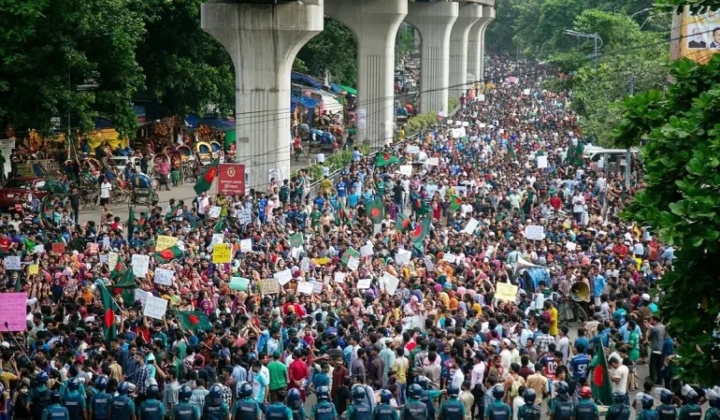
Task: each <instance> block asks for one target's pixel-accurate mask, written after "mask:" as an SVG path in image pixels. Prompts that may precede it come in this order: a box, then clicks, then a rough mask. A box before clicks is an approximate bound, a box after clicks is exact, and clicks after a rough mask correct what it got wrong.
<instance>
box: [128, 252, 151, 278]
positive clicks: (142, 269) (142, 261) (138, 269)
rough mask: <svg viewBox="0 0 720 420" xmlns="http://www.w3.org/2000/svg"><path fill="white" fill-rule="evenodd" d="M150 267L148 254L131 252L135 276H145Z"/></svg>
mask: <svg viewBox="0 0 720 420" xmlns="http://www.w3.org/2000/svg"><path fill="white" fill-rule="evenodd" d="M149 268H150V256H149V255H141V254H133V256H132V270H133V274H135V277H145V276H146V275H147V272H148V269H149Z"/></svg>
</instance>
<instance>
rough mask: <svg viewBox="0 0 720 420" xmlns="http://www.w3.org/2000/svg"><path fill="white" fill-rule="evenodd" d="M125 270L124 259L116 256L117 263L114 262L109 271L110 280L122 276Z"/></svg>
mask: <svg viewBox="0 0 720 420" xmlns="http://www.w3.org/2000/svg"><path fill="white" fill-rule="evenodd" d="M125 272H127V267H125V261H123V259H122V257H121V256H118V259H117V263H115V267H113V268H112V271H111V272H110V280H115V279H117V278H120V277H122V275H123V274H125Z"/></svg>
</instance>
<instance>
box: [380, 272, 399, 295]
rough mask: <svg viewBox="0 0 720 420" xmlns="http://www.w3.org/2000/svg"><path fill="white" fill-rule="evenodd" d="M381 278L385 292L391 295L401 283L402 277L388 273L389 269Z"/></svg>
mask: <svg viewBox="0 0 720 420" xmlns="http://www.w3.org/2000/svg"><path fill="white" fill-rule="evenodd" d="M380 280H381V284H382V285H383V286H385V293H387V294H389V295H390V296H392V295H394V294H395V292H396V291H397V288H398V286H399V285H400V279H398V278H397V277H395V276H393V275H392V274H390V273H388V272H387V271H386V272H384V273H383V276H382V277H381V278H380Z"/></svg>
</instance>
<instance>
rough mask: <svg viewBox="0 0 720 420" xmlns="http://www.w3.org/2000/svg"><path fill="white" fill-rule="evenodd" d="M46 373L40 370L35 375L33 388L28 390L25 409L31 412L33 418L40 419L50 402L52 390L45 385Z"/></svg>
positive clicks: (34, 419)
mask: <svg viewBox="0 0 720 420" xmlns="http://www.w3.org/2000/svg"><path fill="white" fill-rule="evenodd" d="M48 379H50V378H49V377H48V374H47V373H45V372H40V373H38V374H37V376H36V377H35V388H33V389H31V390H30V398H28V404H27V409H28V411H30V414H32V418H33V420H41V418H42V416H43V412H44V411H45V409H46V408H48V407H49V406H50V404H52V392H51V391H50V390H49V389H47V388H46V387H45V384H47V381H48Z"/></svg>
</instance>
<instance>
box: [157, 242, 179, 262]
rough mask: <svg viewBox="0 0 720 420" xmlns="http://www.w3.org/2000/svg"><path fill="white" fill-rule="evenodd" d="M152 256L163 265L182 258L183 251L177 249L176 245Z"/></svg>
mask: <svg viewBox="0 0 720 420" xmlns="http://www.w3.org/2000/svg"><path fill="white" fill-rule="evenodd" d="M152 256H153V257H155V259H157V260H158V261H159V262H160V263H162V264H165V263H169V262H170V261H172V260H176V259H178V258H181V257H182V256H183V251H182V250H181V249H180V248H178V246H177V245H175V246H173V247H170V248H168V249H163V250H162V251H160V252H156V253H154V254H152Z"/></svg>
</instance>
